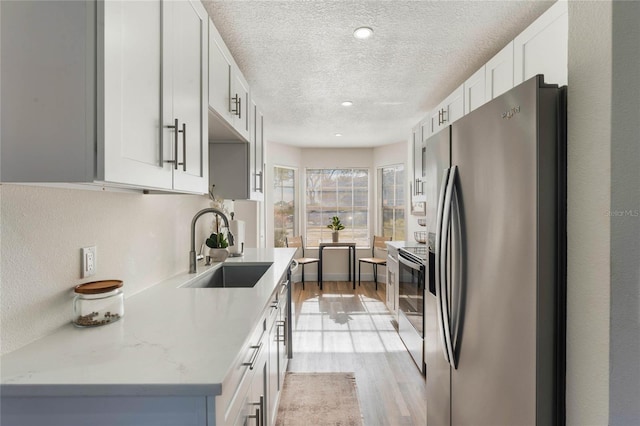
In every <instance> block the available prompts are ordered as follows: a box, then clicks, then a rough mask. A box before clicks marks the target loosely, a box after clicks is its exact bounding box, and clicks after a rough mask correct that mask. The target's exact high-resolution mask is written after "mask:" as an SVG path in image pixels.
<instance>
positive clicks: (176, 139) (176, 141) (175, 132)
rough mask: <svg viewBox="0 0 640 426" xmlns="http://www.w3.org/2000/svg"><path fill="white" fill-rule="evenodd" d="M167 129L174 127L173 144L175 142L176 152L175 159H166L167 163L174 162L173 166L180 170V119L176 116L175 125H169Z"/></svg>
mask: <svg viewBox="0 0 640 426" xmlns="http://www.w3.org/2000/svg"><path fill="white" fill-rule="evenodd" d="M167 129H174V132H173V144H174V152H175V160H166V161H165V163H171V164H173V168H174V169H176V170H178V133H179V132H180V131H179V130H178V119H177V118H176V119H175V120H174V121H173V126H167Z"/></svg>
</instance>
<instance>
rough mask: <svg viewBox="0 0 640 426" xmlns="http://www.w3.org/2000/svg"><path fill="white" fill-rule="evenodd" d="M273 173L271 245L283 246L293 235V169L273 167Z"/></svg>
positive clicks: (294, 205)
mask: <svg viewBox="0 0 640 426" xmlns="http://www.w3.org/2000/svg"><path fill="white" fill-rule="evenodd" d="M273 175H274V179H273V245H274V247H285V246H286V238H287V237H292V236H294V235H295V217H296V213H295V212H296V203H295V198H296V195H295V170H294V169H288V168H284V167H274V169H273Z"/></svg>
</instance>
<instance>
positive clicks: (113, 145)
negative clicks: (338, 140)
mask: <svg viewBox="0 0 640 426" xmlns="http://www.w3.org/2000/svg"><path fill="white" fill-rule="evenodd" d="M103 5H104V22H105V26H104V92H103V96H104V104H103V105H104V135H103V136H99V137H98V139H99V140H101V143H102V145H103V146H104V180H106V181H109V182H120V183H128V184H140V185H143V186H149V187H158V188H164V189H171V188H172V185H173V180H172V179H173V173H172V170H171V167H170V166H169V165H168V164H167V163H166V161H167V160H171V159H172V158H173V150H172V145H171V144H170V143H169V140H164V141H163V137H164V131H160V128H159V121H160V120H159V118H160V112H161V111H162V108H163V98H162V91H161V90H160V87H161V86H162V72H161V71H162V56H163V52H162V38H163V31H164V25H163V22H162V4H161V2H160V1H148V2H126V1H118V2H105V3H103ZM125 35H126V36H125ZM98 38H99V40H100V39H101V37H100V36H98ZM107 41H109V42H107ZM99 120H100V119H99Z"/></svg>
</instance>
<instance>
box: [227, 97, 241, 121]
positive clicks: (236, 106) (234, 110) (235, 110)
mask: <svg viewBox="0 0 640 426" xmlns="http://www.w3.org/2000/svg"><path fill="white" fill-rule="evenodd" d="M231 100H232V101H233V103H234V106H233V107H231V106H229V110H230V111H231V113H232V114H233V115H237V116H238V117H240V106H241V105H240V102H241V100H240V97H239V96H238V94H237V93H236V95H235V96H234V97H232V98H231Z"/></svg>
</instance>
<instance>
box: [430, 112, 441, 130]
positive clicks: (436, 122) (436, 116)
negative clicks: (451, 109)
mask: <svg viewBox="0 0 640 426" xmlns="http://www.w3.org/2000/svg"><path fill="white" fill-rule="evenodd" d="M440 129H442V105H438V106H437V107H436V108H435V109H434V110H433V111H431V114H430V116H429V131H430V132H429V133H431V134H432V135H435V134H436V133H438V132H439V131H440Z"/></svg>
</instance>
